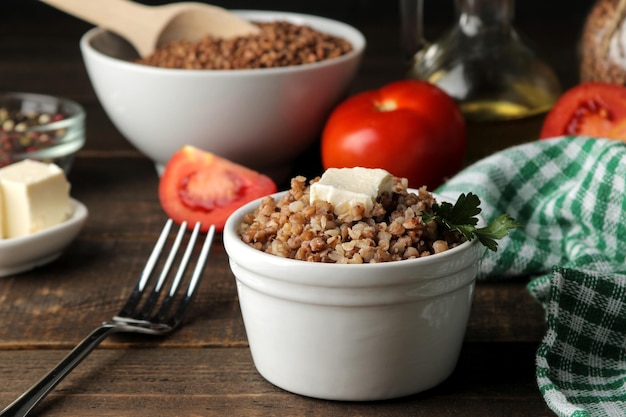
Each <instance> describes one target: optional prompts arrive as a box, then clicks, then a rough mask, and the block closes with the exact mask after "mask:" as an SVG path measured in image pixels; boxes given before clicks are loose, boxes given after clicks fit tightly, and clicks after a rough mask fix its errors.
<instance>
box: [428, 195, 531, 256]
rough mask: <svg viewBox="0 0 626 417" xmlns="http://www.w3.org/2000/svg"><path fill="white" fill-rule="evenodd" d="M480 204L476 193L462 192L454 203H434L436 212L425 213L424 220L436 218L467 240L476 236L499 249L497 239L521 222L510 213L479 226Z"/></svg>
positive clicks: (487, 245) (493, 247)
mask: <svg viewBox="0 0 626 417" xmlns="http://www.w3.org/2000/svg"><path fill="white" fill-rule="evenodd" d="M479 206H480V199H479V198H478V196H477V195H476V194H472V193H467V194H461V195H460V196H459V198H458V199H457V201H456V203H454V205H453V204H451V203H448V202H442V203H441V204H438V203H435V204H433V213H434V214H427V213H423V214H422V220H423V221H424V222H425V223H428V222H429V221H431V220H435V221H436V222H438V223H439V224H440V225H442V226H443V227H444V228H445V229H448V230H458V231H459V232H461V233H462V234H463V235H464V236H465V237H466V238H467V240H472V239H473V238H474V237H476V238H477V239H478V240H479V241H480V243H482V244H483V245H485V246H486V247H487V248H489V249H491V250H492V251H494V252H495V251H497V250H498V242H496V240H499V239H502V238H503V237H505V236H506V235H507V234H508V233H509V230H512V229H515V228H518V227H520V226H521V224H520V223H518V222H516V221H515V220H514V219H513V218H512V217H511V216H509V215H508V214H502V215H500V216H498V217H496V218H495V219H494V220H493V221H492V222H491V223H490V224H489V225H487V226H485V227H478V228H477V227H476V225H477V224H478V218H477V217H476V216H477V215H478V214H479V213H480V212H481V211H482V209H481V208H480V207H479Z"/></svg>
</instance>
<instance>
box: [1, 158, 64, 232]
mask: <svg viewBox="0 0 626 417" xmlns="http://www.w3.org/2000/svg"><path fill="white" fill-rule="evenodd" d="M69 192H70V184H69V183H68V182H67V179H66V178H65V173H64V172H63V170H62V169H61V168H59V167H58V166H57V165H54V164H46V163H43V162H38V161H33V160H29V159H27V160H24V161H21V162H16V163H14V164H11V165H8V166H6V167H3V168H1V169H0V194H1V195H2V198H1V199H0V200H1V204H0V206H1V209H0V213H1V215H2V217H1V220H2V221H1V222H0V223H2V231H3V237H4V238H13V237H19V236H25V235H28V234H31V233H35V232H37V231H40V230H43V229H46V228H48V227H51V226H54V225H57V224H59V223H61V222H63V221H65V220H66V219H67V218H68V217H69V214H70V213H69V211H70V202H69Z"/></svg>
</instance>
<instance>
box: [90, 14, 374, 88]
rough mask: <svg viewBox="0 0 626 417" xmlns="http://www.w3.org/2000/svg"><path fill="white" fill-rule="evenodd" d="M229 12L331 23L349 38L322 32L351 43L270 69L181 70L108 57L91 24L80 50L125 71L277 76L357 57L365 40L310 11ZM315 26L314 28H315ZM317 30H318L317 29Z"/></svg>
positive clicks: (354, 30) (346, 26)
mask: <svg viewBox="0 0 626 417" xmlns="http://www.w3.org/2000/svg"><path fill="white" fill-rule="evenodd" d="M231 12H233V13H235V14H238V15H240V16H242V17H246V18H254V19H258V20H260V21H271V20H279V19H284V20H287V21H290V22H295V21H298V20H299V21H298V22H295V23H297V24H309V25H310V26H311V27H313V28H316V26H317V25H319V24H323V25H332V26H333V27H334V28H341V29H342V30H343V31H345V33H349V34H350V38H349V39H348V38H347V37H346V36H345V35H344V36H342V35H340V34H337V33H333V32H332V31H328V30H323V31H324V32H326V33H330V34H333V35H336V36H342V37H343V38H344V39H346V40H348V41H350V43H352V47H353V49H352V51H350V52H348V53H347V54H344V55H341V56H338V57H335V58H331V59H327V60H324V61H319V62H313V63H310V64H305V65H291V66H284V67H272V68H254V69H236V70H221V69H186V68H185V69H183V68H161V67H154V66H149V65H141V64H136V63H133V62H130V61H128V60H125V59H121V58H116V57H112V56H110V55H107V54H105V53H103V52H101V51H99V50H97V49H95V48H94V47H93V46H92V44H91V41H92V40H93V39H94V38H95V37H96V36H99V35H101V34H103V33H107V32H109V31H107V30H106V29H104V28H101V27H94V28H91V29H89V30H88V31H87V32H85V33H84V34H83V35H82V37H81V38H80V42H79V45H80V49H81V51H82V53H83V54H84V55H87V54H90V55H92V56H93V57H97V58H99V59H100V60H102V61H105V62H108V63H110V64H112V65H117V66H119V67H120V68H126V69H129V70H133V71H137V72H143V73H146V74H160V75H162V76H180V74H181V73H185V74H187V76H189V77H194V76H206V74H212V76H213V77H237V76H246V75H255V76H258V75H260V74H262V75H277V74H284V73H297V72H304V71H309V70H311V69H315V68H324V67H329V66H335V65H339V64H342V63H344V62H346V61H351V60H353V59H356V58H359V57H360V56H361V55H362V54H363V51H364V50H365V47H366V39H365V36H364V35H363V33H362V32H361V31H360V30H358V29H357V28H355V27H354V26H351V25H349V24H347V23H344V22H341V21H339V20H334V19H329V18H326V17H322V16H316V15H312V14H305V13H295V12H281V11H272V10H247V9H246V10H244V9H236V10H231ZM316 29H317V28H316ZM318 30H319V29H318Z"/></svg>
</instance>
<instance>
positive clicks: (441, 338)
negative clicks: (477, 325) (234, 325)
mask: <svg viewBox="0 0 626 417" xmlns="http://www.w3.org/2000/svg"><path fill="white" fill-rule="evenodd" d="M411 191H413V192H415V191H416V190H411ZM283 194H284V193H280V194H276V195H275V197H276V198H279V196H282V195H283ZM437 198H438V199H439V200H440V201H441V200H445V199H443V198H442V197H439V196H437ZM259 204H260V200H256V201H254V202H251V203H249V204H247V205H244V206H243V207H242V208H240V209H238V210H237V211H235V212H234V213H233V214H232V215H231V217H230V218H229V219H228V220H227V222H226V227H225V228H224V246H225V248H226V252H227V253H228V256H229V260H230V267H231V269H232V271H233V274H234V276H235V278H236V280H237V292H238V295H239V303H240V306H241V312H242V315H243V320H244V324H245V327H246V334H247V336H248V341H249V344H250V351H251V353H252V358H253V360H254V364H255V366H256V368H257V370H258V371H259V373H260V374H261V375H262V376H263V377H265V378H266V379H267V380H268V381H270V382H271V383H273V384H274V385H277V386H278V387H281V388H283V389H285V390H287V391H291V392H294V393H297V394H301V395H306V396H309V397H315V398H322V399H328V400H348V401H371V400H384V399H389V398H395V397H401V396H405V395H410V394H415V393H418V392H421V391H424V390H426V389H429V388H431V387H434V386H435V385H437V384H439V383H440V382H442V381H443V380H445V379H446V378H447V377H448V376H449V375H450V374H451V373H452V371H453V370H454V368H455V366H456V362H457V359H458V356H459V353H460V350H461V346H462V343H463V337H464V335H465V328H466V325H467V320H468V317H469V313H470V307H471V304H472V297H473V292H474V282H475V279H476V274H477V272H478V262H479V259H480V257H481V255H482V253H483V251H484V248H483V247H482V246H480V245H479V243H478V241H476V240H473V241H471V242H465V243H463V244H461V245H460V246H458V247H455V248H453V249H450V250H448V251H446V252H443V253H440V254H437V255H433V256H429V257H424V258H419V259H410V260H403V261H396V262H386V263H378V264H360V265H358V264H357V265H350V264H332V263H316V262H305V261H298V260H294V259H286V258H281V257H279V256H275V255H270V254H267V253H264V252H262V251H259V250H257V249H254V248H252V247H250V246H248V245H247V244H246V243H244V242H243V241H242V240H241V238H240V237H239V235H238V233H237V227H238V225H239V224H240V223H241V221H242V219H243V216H244V215H245V214H246V213H248V212H251V211H252V210H253V209H255V208H256V207H258V205H259ZM479 224H481V225H482V224H484V223H483V221H482V219H481V222H480V223H479Z"/></svg>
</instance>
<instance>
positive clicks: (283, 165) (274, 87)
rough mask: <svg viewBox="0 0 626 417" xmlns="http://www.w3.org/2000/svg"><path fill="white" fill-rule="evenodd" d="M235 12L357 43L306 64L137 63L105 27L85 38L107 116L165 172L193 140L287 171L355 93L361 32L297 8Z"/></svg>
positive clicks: (279, 173) (276, 172)
mask: <svg viewBox="0 0 626 417" xmlns="http://www.w3.org/2000/svg"><path fill="white" fill-rule="evenodd" d="M235 13H237V14H238V15H240V16H242V17H244V18H245V19H248V20H251V21H275V20H287V21H289V22H292V23H295V24H306V25H309V26H311V27H313V28H315V29H317V30H320V31H322V32H326V33H329V34H332V35H336V36H340V37H343V38H344V39H346V40H348V41H350V42H351V43H352V46H353V48H354V49H353V51H352V52H350V53H348V54H346V55H344V56H341V57H338V58H335V59H331V60H327V61H322V62H318V63H313V64H307V65H300V66H291V67H282V68H264V69H251V70H230V71H229V70H188V69H165V68H156V67H149V66H144V65H139V64H134V63H132V62H129V59H132V58H133V57H134V56H136V52H134V49H133V48H132V47H130V45H129V44H128V43H127V42H126V41H124V40H123V39H121V38H120V37H118V36H115V35H113V34H112V33H109V32H107V31H105V30H103V29H100V28H95V29H92V30H90V31H88V32H87V33H86V34H85V35H84V36H83V37H82V39H81V41H80V48H81V51H82V54H83V59H84V61H85V65H86V68H87V73H88V75H89V78H90V80H91V82H92V85H93V87H94V90H95V92H96V94H97V96H98V99H99V100H100V102H101V104H102V106H103V107H104V110H105V111H106V113H107V115H108V116H109V118H110V119H111V121H112V122H113V124H114V125H115V126H116V127H117V129H118V130H119V131H120V132H121V133H122V134H123V135H124V136H125V137H126V138H127V139H128V140H129V141H130V143H131V144H133V145H134V146H135V147H136V148H138V149H139V150H140V151H141V152H143V153H144V154H145V155H147V156H148V157H150V158H151V159H152V160H153V161H154V162H155V163H156V165H157V169H158V170H159V171H161V170H162V168H163V165H164V164H165V163H167V161H168V159H169V158H170V156H171V155H172V154H173V153H174V152H175V151H177V150H178V149H180V148H181V147H182V146H183V145H193V146H196V147H198V148H200V149H204V150H206V151H211V152H214V153H216V154H218V155H220V156H223V157H225V158H228V159H231V160H233V161H235V162H238V163H240V164H243V165H246V166H248V167H251V168H253V169H257V170H259V171H262V172H265V173H267V174H270V175H272V176H274V177H275V178H279V177H283V176H284V175H285V174H286V173H287V172H288V171H289V167H290V164H291V163H292V162H293V160H294V159H295V158H296V157H297V156H298V155H299V154H301V153H302V152H303V151H304V150H305V149H306V148H307V147H308V146H310V145H311V143H313V141H315V140H316V139H317V137H318V136H319V133H320V132H321V130H322V128H323V125H324V123H325V120H326V118H327V116H328V114H329V113H330V111H331V110H332V108H333V107H334V106H335V105H336V104H337V103H338V102H339V101H340V100H341V99H342V98H344V96H345V94H346V93H347V90H348V88H349V85H350V82H351V80H352V79H353V77H354V75H355V73H356V71H357V69H358V65H359V62H360V59H361V56H362V53H363V50H364V48H365V38H364V37H363V35H362V34H361V32H359V31H358V30H357V29H355V28H353V27H351V26H349V25H347V24H344V23H341V22H338V21H334V20H330V19H326V18H322V17H316V16H310V15H304V14H297V13H285V12H273V11H235ZM279 179H281V178H279Z"/></svg>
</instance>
